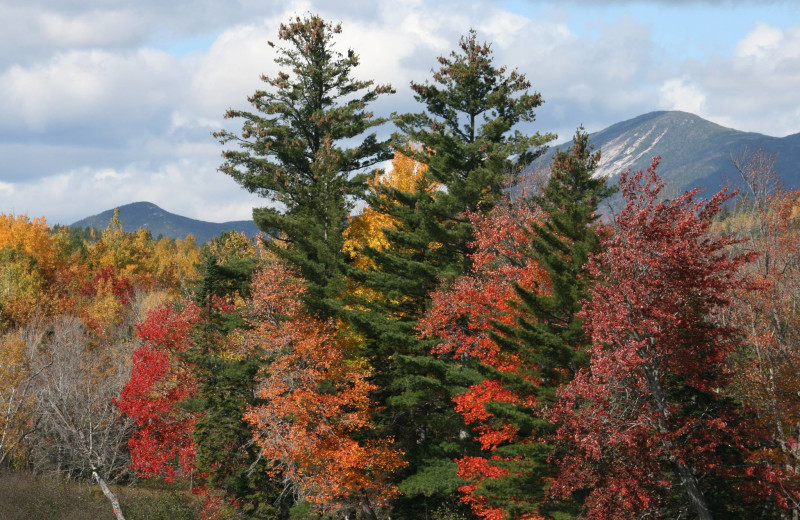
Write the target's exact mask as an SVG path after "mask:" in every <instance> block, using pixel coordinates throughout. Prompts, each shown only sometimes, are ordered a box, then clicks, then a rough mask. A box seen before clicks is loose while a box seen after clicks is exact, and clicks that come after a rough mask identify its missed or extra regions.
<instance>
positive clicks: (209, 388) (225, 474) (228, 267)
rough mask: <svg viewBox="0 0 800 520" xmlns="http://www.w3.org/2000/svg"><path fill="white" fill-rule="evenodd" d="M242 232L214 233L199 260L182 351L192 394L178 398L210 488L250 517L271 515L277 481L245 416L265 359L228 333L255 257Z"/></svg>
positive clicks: (239, 323)
mask: <svg viewBox="0 0 800 520" xmlns="http://www.w3.org/2000/svg"><path fill="white" fill-rule="evenodd" d="M242 238H243V237H241V235H238V234H236V233H229V234H225V235H223V236H222V237H220V238H218V239H216V240H215V242H213V243H212V244H211V245H210V246H209V247H208V248H207V251H206V257H205V259H204V260H203V262H202V263H201V265H200V272H201V275H202V277H201V279H200V281H199V282H198V284H197V287H196V289H195V296H194V298H195V302H196V304H197V306H198V307H199V309H200V310H199V316H200V318H199V320H198V321H197V323H195V325H194V330H193V334H192V337H191V342H192V346H191V348H190V349H189V351H188V352H187V354H186V359H187V360H188V361H189V362H190V363H191V364H192V366H193V369H194V373H195V376H196V378H197V394H196V398H195V399H192V400H190V401H188V402H186V403H184V404H185V406H186V407H187V408H190V409H192V410H194V411H196V412H197V413H198V420H197V423H196V425H195V428H194V433H193V437H194V442H195V446H196V451H197V458H196V464H197V471H198V472H199V473H200V474H202V475H204V476H205V478H204V483H205V485H206V486H207V487H208V488H209V489H210V491H211V493H212V495H213V493H215V491H214V490H216V492H219V491H221V492H222V493H223V494H224V498H225V499H226V500H227V501H228V503H229V504H235V507H236V509H238V510H239V511H240V512H243V513H245V514H246V515H247V517H248V518H274V517H275V515H276V514H278V512H279V511H280V507H281V506H280V505H277V506H276V504H278V502H279V500H278V498H279V497H280V495H281V486H280V485H279V484H278V483H277V482H275V481H274V480H273V479H272V478H271V477H270V476H269V475H268V473H267V469H268V468H267V461H265V460H262V459H261V457H260V455H259V452H260V449H259V447H258V446H256V445H255V444H254V443H253V442H252V436H253V432H252V429H251V428H250V425H249V424H248V423H247V422H246V421H245V420H244V418H243V416H244V413H245V410H246V409H247V407H248V406H254V405H257V404H259V401H258V400H257V399H256V398H255V397H254V395H255V386H256V384H255V381H254V378H255V376H256V374H257V373H258V371H259V369H260V368H261V367H262V364H263V361H262V360H261V358H260V357H259V356H257V355H251V356H244V355H242V354H241V353H240V352H237V351H236V349H235V348H234V347H233V346H232V345H231V339H230V338H231V336H233V335H234V334H241V330H240V329H242V328H243V327H244V326H245V321H244V318H243V316H242V309H241V307H242V305H243V303H244V298H245V297H247V296H248V295H249V290H250V281H251V278H252V274H253V271H254V269H255V267H256V264H257V263H256V257H255V249H254V248H253V247H252V245H250V244H249V243H248V242H247V241H246V240H245V241H242ZM284 505H287V504H284Z"/></svg>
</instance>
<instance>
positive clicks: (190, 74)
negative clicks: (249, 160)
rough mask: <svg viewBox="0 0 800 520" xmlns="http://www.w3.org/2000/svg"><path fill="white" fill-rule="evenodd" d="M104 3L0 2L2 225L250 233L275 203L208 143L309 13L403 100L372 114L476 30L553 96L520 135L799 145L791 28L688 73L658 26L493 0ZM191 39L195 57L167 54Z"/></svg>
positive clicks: (795, 36)
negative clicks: (152, 207)
mask: <svg viewBox="0 0 800 520" xmlns="http://www.w3.org/2000/svg"><path fill="white" fill-rule="evenodd" d="M532 3H540V2H533V1H532ZM572 3H573V4H578V3H583V4H584V5H590V4H591V5H598V4H603V5H608V4H613V3H618V4H624V3H627V2H624V1H622V0H620V1H619V2H594V1H592V2H589V1H588V0H576V1H575V2H572ZM638 3H651V4H657V3H664V4H670V5H673V4H676V3H677V4H681V5H688V4H689V3H692V2H686V1H684V2H666V1H665V2H657V1H655V0H653V1H651V2H638ZM705 3H706V4H722V3H726V2H723V1H721V0H720V1H719V2H714V1H709V2H705ZM727 4H728V5H733V4H736V5H740V4H741V5H745V4H747V5H755V4H754V3H752V2H749V3H748V2H727ZM98 5H99V4H98V3H97V2H95V1H92V0H26V1H25V2H22V0H11V2H4V3H2V4H0V19H4V20H12V23H8V24H6V26H7V29H8V30H6V31H5V32H3V33H0V113H1V114H2V117H0V164H3V167H2V170H0V197H2V198H3V199H4V202H3V205H2V207H0V211H6V210H8V209H10V208H9V204H12V203H13V205H14V206H15V207H16V209H17V211H23V210H24V211H27V212H28V213H29V214H30V215H31V216H38V215H42V214H46V215H47V216H48V217H49V218H50V219H51V220H53V221H55V222H62V223H68V222H72V221H74V220H77V219H79V218H82V217H84V216H87V215H88V214H91V213H97V212H99V211H102V210H105V209H108V208H109V207H112V206H113V205H121V204H125V203H128V202H132V201H134V200H150V201H152V202H154V203H156V204H159V205H161V206H162V207H164V208H165V209H167V210H169V211H173V212H176V213H181V214H186V215H187V216H191V217H194V218H200V219H204V220H217V221H220V220H230V219H242V218H249V215H250V208H252V207H254V206H260V205H264V204H265V201H264V200H263V199H258V198H256V197H254V196H252V195H250V194H248V193H246V192H245V191H244V190H242V189H241V188H240V187H239V186H238V185H236V183H235V182H233V181H232V180H231V179H229V178H226V177H225V176H224V175H222V174H221V173H219V172H217V171H216V168H217V167H218V166H219V164H220V163H221V158H220V152H221V147H220V146H219V144H218V143H216V142H215V141H214V139H213V138H212V137H211V135H210V133H211V132H212V131H214V130H217V129H219V128H221V127H222V126H226V127H228V128H236V127H237V126H238V125H239V124H240V123H241V122H240V121H224V120H223V119H222V116H223V114H224V113H225V111H226V110H227V109H228V108H241V109H245V110H251V109H252V107H251V106H250V105H249V103H248V102H247V97H248V96H249V95H251V94H252V93H253V92H254V91H255V90H257V89H259V88H262V87H263V86H264V85H263V83H262V82H261V81H260V80H259V76H260V75H261V74H262V73H265V74H268V75H269V74H274V73H275V72H276V70H277V67H276V65H275V64H274V62H273V59H274V57H275V50H274V49H271V48H270V47H268V46H267V45H266V42H267V41H268V40H272V41H275V42H276V43H279V42H278V41H277V31H278V26H279V25H280V23H282V22H286V21H287V20H288V19H289V17H290V16H291V15H294V14H301V15H302V14H303V13H305V12H307V11H313V12H317V13H319V14H320V15H321V16H322V17H323V18H325V19H326V20H332V21H337V22H338V21H341V22H342V25H343V33H342V34H341V35H339V36H337V38H336V44H337V46H338V48H339V49H340V50H342V51H344V50H346V49H347V48H353V49H354V50H355V51H356V53H357V54H359V56H360V58H361V65H360V66H359V67H358V68H356V69H355V70H354V73H355V75H356V76H357V77H358V78H360V79H374V80H375V81H376V82H377V83H391V84H392V85H393V86H394V87H395V88H396V89H397V91H398V92H397V94H395V95H393V96H386V97H384V98H381V99H380V100H379V101H378V102H377V103H375V105H374V106H373V107H372V108H373V109H374V112H375V113H376V115H379V116H381V115H388V114H389V113H390V112H392V111H398V112H406V111H419V110H421V108H422V107H421V106H420V105H419V104H417V103H416V102H415V101H414V100H413V95H412V92H411V90H410V89H409V86H408V85H409V82H410V81H416V82H424V81H426V80H428V79H429V78H430V71H431V69H432V68H437V67H438V64H437V62H436V57H437V56H439V55H446V54H448V53H449V52H450V51H451V50H452V49H454V48H455V46H456V45H457V43H458V39H459V37H460V36H461V35H463V34H464V33H465V32H466V31H467V30H469V28H470V27H474V28H475V29H476V30H477V31H478V36H479V38H480V39H482V40H487V41H490V42H492V48H493V50H494V53H495V64H497V65H509V66H511V67H512V68H513V67H517V68H518V69H519V70H520V71H521V72H524V73H526V74H527V76H528V79H529V80H531V82H532V83H533V88H534V90H537V91H539V92H541V93H542V95H543V97H544V98H545V101H546V102H545V104H544V105H543V106H542V107H540V109H539V110H538V111H537V121H536V122H535V123H534V124H532V125H529V126H528V127H527V128H525V130H526V131H536V130H541V131H557V132H559V133H560V134H561V139H560V140H566V139H568V138H569V136H570V135H571V134H572V132H574V129H575V127H576V126H578V125H579V124H581V123H583V124H585V125H586V126H587V128H588V129H589V130H591V131H594V130H600V129H602V128H604V127H606V126H608V125H609V124H612V123H614V122H617V121H620V120H623V119H627V118H630V117H634V116H637V115H640V114H642V113H645V112H648V111H651V110H655V109H658V108H667V109H681V110H688V111H693V112H699V113H700V115H701V116H704V117H707V118H710V119H712V120H714V121H716V122H720V123H723V124H726V125H728V126H733V127H735V128H739V129H743V130H757V131H762V132H765V133H771V134H775V135H782V133H788V132H790V131H795V132H796V131H797V121H798V120H800V107H798V103H797V94H796V92H798V91H800V61H799V60H800V28H797V27H795V28H792V27H788V28H780V27H774V26H771V25H768V24H766V23H756V24H755V25H753V26H752V30H751V31H749V32H748V33H747V34H745V35H742V37H741V38H740V41H739V42H738V45H737V46H736V48H735V49H734V50H733V51H732V52H728V53H727V54H725V53H719V52H718V53H717V54H713V55H712V54H708V55H706V56H703V57H701V58H697V59H694V60H684V59H683V58H681V57H678V56H673V55H671V54H670V49H665V48H661V47H659V46H658V45H657V44H656V43H655V42H654V39H653V23H654V22H652V21H650V20H642V19H636V18H633V17H631V16H622V17H620V16H619V15H617V14H613V15H610V16H608V17H604V16H599V17H598V18H597V21H592V19H591V17H590V16H589V15H585V13H584V11H587V10H581V9H570V10H564V9H560V8H558V9H556V8H552V9H553V10H551V11H548V10H546V11H545V12H543V13H539V15H537V16H536V17H527V16H523V15H521V14H519V12H516V13H514V12H511V11H512V9H511V8H507V7H506V6H509V5H513V4H508V3H504V2H500V1H498V0H477V1H475V2H469V3H466V4H465V3H464V2H461V1H457V0H437V1H430V0H408V1H407V2H405V3H404V4H403V6H402V8H398V7H397V4H396V3H394V2H389V0H378V1H372V0H349V1H336V2H334V1H332V0H331V1H322V0H295V1H291V2H263V0H237V1H236V2H218V1H217V0H174V1H172V2H163V1H162V0H140V1H139V2H137V3H136V4H135V10H134V9H133V8H132V6H133V5H134V4H133V3H132V2H131V1H130V0H107V1H104V2H103V3H102V8H99V7H98ZM552 5H554V4H548V6H551V7H552ZM678 8H679V7H676V9H678ZM615 12H618V10H617V11H615ZM584 15H585V16H584ZM582 16H583V17H582ZM611 16H613V18H611ZM678 30H679V29H676V31H678ZM676 34H677V33H676ZM195 41H198V42H200V45H199V46H196V47H192V45H194V44H193V43H192V42H195ZM181 42H184V43H185V44H186V47H185V49H184V50H183V51H181V52H171V49H172V48H173V47H180V46H181V45H182V44H181ZM187 51H188V52H187ZM390 130H391V128H390V127H388V126H387V127H386V128H383V129H380V130H379V131H380V132H384V133H386V132H389V131H390ZM65 194H69V195H68V196H66V195H65ZM8 199H13V202H9V200H8Z"/></svg>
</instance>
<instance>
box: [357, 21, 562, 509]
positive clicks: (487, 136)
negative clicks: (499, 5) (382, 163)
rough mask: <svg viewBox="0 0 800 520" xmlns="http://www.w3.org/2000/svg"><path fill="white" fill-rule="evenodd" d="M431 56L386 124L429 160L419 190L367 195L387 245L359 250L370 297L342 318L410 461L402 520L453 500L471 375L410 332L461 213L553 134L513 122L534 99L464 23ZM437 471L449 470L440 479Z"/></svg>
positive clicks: (441, 273)
mask: <svg viewBox="0 0 800 520" xmlns="http://www.w3.org/2000/svg"><path fill="white" fill-rule="evenodd" d="M439 63H440V64H441V68H440V69H439V70H438V71H435V72H434V73H433V83H425V84H417V83H412V85H411V88H412V89H413V90H414V91H415V93H416V98H417V100H418V101H420V102H421V103H423V104H424V105H425V109H426V112H424V113H421V114H410V115H403V116H399V117H398V119H397V121H396V122H397V124H398V126H399V127H400V129H401V130H402V131H403V133H404V136H403V138H402V141H403V142H404V143H405V144H404V145H403V149H402V152H403V153H404V154H406V155H408V156H410V157H413V158H414V159H415V160H418V161H420V162H422V163H424V164H426V165H427V170H426V171H425V172H423V173H422V180H421V181H420V182H419V183H418V186H419V188H420V189H417V190H416V191H403V190H400V189H396V188H391V187H388V186H383V187H381V188H380V191H379V192H376V193H374V194H372V195H370V196H369V197H368V202H369V203H370V205H371V207H372V209H373V210H374V211H377V212H379V213H383V214H385V215H388V216H389V217H390V220H391V221H392V222H393V227H391V228H387V229H385V230H384V234H385V236H386V239H387V242H388V247H386V248H384V249H380V250H379V249H375V248H369V247H367V248H365V249H364V254H365V256H367V257H368V258H369V259H370V262H368V265H369V266H368V267H367V268H365V269H361V270H356V269H353V270H351V271H350V276H351V279H352V280H353V281H354V283H355V284H357V285H360V286H361V287H364V288H366V290H365V291H364V294H367V295H368V297H367V298H364V299H361V300H357V299H354V300H353V301H352V302H351V308H352V309H353V310H352V312H350V313H349V314H348V318H349V321H350V323H351V325H352V326H353V328H354V329H355V330H356V331H358V333H360V334H361V335H362V337H363V338H364V339H365V343H364V352H365V354H366V355H367V356H368V358H369V359H370V362H371V364H372V366H373V368H374V369H375V376H374V378H373V381H374V382H375V383H376V384H377V385H378V391H377V392H376V394H375V398H376V399H377V401H378V402H379V403H380V404H381V405H383V406H385V408H384V410H383V412H382V413H380V414H379V420H380V422H381V425H382V432H381V434H382V435H386V434H389V435H392V436H393V437H394V438H395V441H396V443H397V445H398V446H399V448H400V449H401V450H403V451H404V452H405V453H406V459H407V460H408V461H409V466H408V468H407V469H406V470H405V471H404V472H403V473H402V474H401V475H400V476H399V481H400V486H401V489H404V490H405V492H406V495H405V496H404V498H402V499H401V500H400V501H399V503H398V506H397V507H396V508H395V513H396V514H399V515H400V517H402V518H406V517H407V518H413V517H414V515H420V514H423V510H421V509H420V507H422V506H420V503H421V502H420V499H421V497H425V496H426V495H427V496H430V497H431V500H430V501H431V502H433V503H435V502H436V501H439V502H441V501H442V500H445V499H447V500H449V499H451V498H452V497H453V496H454V494H455V487H453V485H452V484H453V482H454V479H455V478H456V477H455V474H454V471H455V469H454V468H455V465H454V464H451V463H452V460H453V459H454V458H458V457H460V456H463V455H465V454H468V453H472V452H474V451H475V449H476V447H475V444H474V442H473V441H472V440H471V437H470V436H469V435H465V433H466V432H467V431H468V430H469V429H468V428H467V427H466V425H465V424H464V422H463V419H462V418H461V416H460V415H459V414H457V413H456V412H455V411H454V409H453V401H452V398H453V397H455V396H456V395H458V394H461V393H463V392H464V391H466V389H467V388H468V387H469V386H470V385H472V384H475V383H477V382H478V381H479V380H480V374H479V373H478V372H476V371H474V370H470V369H468V368H466V367H464V366H460V365H458V364H456V363H455V362H454V361H452V360H444V359H437V358H436V357H434V356H433V355H432V354H431V348H432V347H433V346H434V344H435V340H422V339H419V338H418V331H417V324H418V320H419V318H420V317H421V316H422V315H423V313H424V311H425V309H426V308H427V307H428V305H429V302H430V294H431V293H432V292H433V291H434V290H435V289H436V288H438V287H439V285H440V283H441V282H442V280H443V279H444V280H449V279H452V278H454V277H456V276H458V275H460V274H463V273H464V272H465V271H466V270H467V269H468V268H469V264H468V254H469V252H470V251H471V245H470V243H471V241H472V240H473V239H474V230H473V226H472V224H471V223H470V221H469V214H470V213H471V212H485V211H489V210H490V209H491V208H492V206H493V205H494V204H495V203H496V201H497V200H498V198H499V197H500V195H501V193H502V190H503V188H504V186H506V185H507V184H508V183H509V182H511V181H512V180H513V179H514V178H515V176H516V175H517V174H518V173H519V172H521V171H522V169H523V168H524V167H525V166H527V164H528V163H529V161H531V160H532V159H533V158H534V157H536V156H537V155H538V154H539V153H540V148H539V147H540V146H542V145H544V144H545V143H546V142H547V141H549V140H550V139H552V138H553V136H552V135H550V134H547V135H540V134H538V133H537V134H534V135H531V136H526V135H523V134H522V133H520V132H519V131H517V130H514V127H515V126H516V125H517V124H518V123H521V122H529V121H533V119H534V109H535V108H536V107H538V106H539V105H540V104H541V103H542V100H541V97H540V96H539V94H538V93H529V92H528V89H529V87H530V84H529V82H528V81H527V80H526V79H525V77H524V76H523V75H522V74H520V73H518V72H517V71H516V70H515V71H512V72H510V73H507V72H506V69H505V67H500V68H498V67H495V66H494V65H493V64H492V51H491V48H490V47H489V45H487V44H480V43H479V42H478V41H477V36H476V34H475V32H474V31H473V32H470V33H469V34H468V35H467V36H465V37H463V38H462V39H461V41H460V43H459V48H458V50H456V51H454V52H452V53H451V54H450V56H449V57H442V58H439ZM426 186H427V187H431V186H432V187H438V188H439V189H423V188H424V187H426ZM370 266H374V267H370ZM376 295H377V296H376ZM445 468H447V471H453V473H451V474H449V476H445V473H444V469H445ZM437 474H438V475H439V476H440V478H438V480H439V482H440V483H442V484H443V485H440V486H438V487H436V488H434V489H437V492H436V493H434V494H431V493H430V492H429V491H430V490H428V491H425V490H424V489H423V486H422V485H420V482H425V481H428V480H429V478H430V476H431V475H437ZM448 497H449V498H448ZM426 503H427V502H426ZM426 507H427V506H426ZM425 514H427V513H425Z"/></svg>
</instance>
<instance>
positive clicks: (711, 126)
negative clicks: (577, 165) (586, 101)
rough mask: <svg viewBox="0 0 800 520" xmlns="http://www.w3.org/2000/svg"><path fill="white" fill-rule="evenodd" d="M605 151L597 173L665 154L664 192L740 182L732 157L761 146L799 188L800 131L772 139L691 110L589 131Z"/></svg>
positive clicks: (635, 166)
mask: <svg viewBox="0 0 800 520" xmlns="http://www.w3.org/2000/svg"><path fill="white" fill-rule="evenodd" d="M589 139H590V142H591V143H592V144H593V145H594V147H595V149H598V150H600V152H601V159H600V164H599V166H598V169H597V174H598V175H603V176H606V177H611V178H616V177H617V176H618V175H619V174H620V173H621V172H623V171H625V170H627V169H631V170H634V171H635V170H640V169H645V168H647V167H648V166H650V162H651V161H652V158H653V156H655V155H660V156H661V164H660V165H659V168H658V172H659V175H661V176H662V177H663V178H664V181H665V182H666V184H667V185H666V187H665V194H666V195H667V196H669V195H670V194H673V193H682V192H683V191H685V190H688V189H692V188H694V187H696V186H700V187H701V188H703V189H706V190H709V191H714V192H716V191H718V190H719V189H720V188H722V187H724V186H738V185H739V184H740V176H739V173H738V172H737V171H736V169H735V168H734V166H733V162H732V157H735V156H737V155H739V154H741V153H742V152H743V151H744V150H746V149H747V150H749V151H750V152H751V153H752V152H753V151H755V150H756V149H757V148H758V147H759V146H762V148H763V150H764V151H766V152H769V153H774V154H776V156H777V161H776V171H777V173H778V174H779V175H780V177H781V179H782V181H783V183H784V184H785V185H786V186H787V187H791V188H794V187H800V167H798V165H800V134H794V135H790V136H787V137H770V136H768V135H763V134H757V133H753V132H742V131H739V130H734V129H731V128H725V127H723V126H720V125H718V124H715V123H712V122H711V121H706V120H705V119H703V118H701V117H698V116H696V115H694V114H689V113H686V112H677V111H672V112H650V113H649V114H644V115H641V116H639V117H635V118H633V119H630V120H628V121H623V122H621V123H616V124H614V125H611V126H609V127H608V128H606V129H605V130H601V131H599V132H595V133H592V134H589ZM571 144H572V141H569V142H566V143H563V144H560V145H556V146H554V147H551V148H550V149H549V150H548V151H547V153H546V154H544V155H543V156H542V157H540V158H539V159H537V160H536V161H535V162H534V164H533V168H534V169H536V168H542V167H547V166H548V165H549V164H550V161H551V159H552V156H553V153H554V149H555V148H561V149H565V148H567V147H569V146H570V145H571Z"/></svg>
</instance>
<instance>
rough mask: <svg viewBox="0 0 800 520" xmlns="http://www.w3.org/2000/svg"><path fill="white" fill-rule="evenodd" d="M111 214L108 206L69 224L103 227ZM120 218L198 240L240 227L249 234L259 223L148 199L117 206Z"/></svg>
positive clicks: (129, 226)
mask: <svg viewBox="0 0 800 520" xmlns="http://www.w3.org/2000/svg"><path fill="white" fill-rule="evenodd" d="M113 216H114V210H113V209H110V210H107V211H104V212H102V213H99V214H97V215H93V216H91V217H86V218H84V219H81V220H79V221H77V222H75V223H73V224H71V225H70V227H93V228H96V229H105V228H106V227H108V223H109V221H110V220H111V218H112V217H113ZM119 219H120V222H122V227H123V229H125V230H126V231H134V230H137V229H139V228H140V227H145V228H147V229H149V230H150V233H151V234H152V235H153V236H154V237H157V236H159V235H163V236H165V237H170V238H186V235H188V234H190V233H191V234H192V235H193V236H194V237H195V238H196V239H197V242H198V243H199V244H202V243H204V242H208V241H209V240H211V239H212V238H214V237H215V236H217V235H219V234H220V233H222V232H223V231H240V232H243V233H245V234H246V235H247V236H250V237H253V236H256V235H257V234H258V232H259V230H258V227H257V226H256V225H255V223H254V222H253V221H251V220H239V221H233V222H223V223H216V222H205V221H203V220H195V219H192V218H188V217H183V216H181V215H176V214H174V213H170V212H169V211H165V210H163V209H161V208H159V207H158V206H156V205H155V204H153V203H150V202H134V203H132V204H126V205H124V206H120V207H119Z"/></svg>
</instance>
